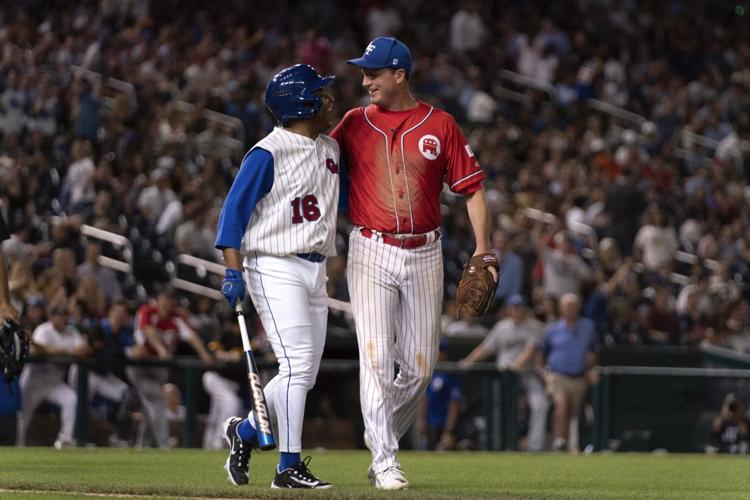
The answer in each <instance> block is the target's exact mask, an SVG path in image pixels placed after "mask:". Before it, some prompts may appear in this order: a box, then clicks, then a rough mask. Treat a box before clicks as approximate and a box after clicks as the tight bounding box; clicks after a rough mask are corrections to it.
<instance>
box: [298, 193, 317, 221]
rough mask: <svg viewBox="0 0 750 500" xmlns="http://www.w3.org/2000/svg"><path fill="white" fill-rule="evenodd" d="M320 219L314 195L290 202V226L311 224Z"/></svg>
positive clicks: (307, 195)
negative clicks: (303, 223)
mask: <svg viewBox="0 0 750 500" xmlns="http://www.w3.org/2000/svg"><path fill="white" fill-rule="evenodd" d="M318 219H320V208H318V199H317V198H316V197H315V195H314V194H306V195H305V196H300V197H297V198H295V199H293V200H292V224H301V223H302V222H304V221H307V222H313V221H316V220H318Z"/></svg>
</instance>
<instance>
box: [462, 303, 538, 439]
mask: <svg viewBox="0 0 750 500" xmlns="http://www.w3.org/2000/svg"><path fill="white" fill-rule="evenodd" d="M508 307H509V308H510V317H509V318H506V319H503V320H501V321H499V322H498V323H497V324H496V325H495V326H494V327H492V330H490V333H489V334H488V335H487V338H486V339H484V341H483V342H482V343H481V344H479V345H478V346H477V347H476V348H474V350H473V351H471V353H470V354H469V355H468V356H466V358H464V360H463V361H462V365H463V366H471V365H472V364H473V363H475V362H477V361H480V360H482V359H485V358H487V357H489V356H492V355H493V354H494V355H495V364H496V365H497V369H498V370H517V371H519V372H520V380H521V385H522V386H523V388H524V391H526V400H527V404H528V406H529V412H530V414H531V415H530V421H529V436H528V450H529V451H544V441H545V435H546V433H547V412H548V410H549V401H548V400H547V394H546V393H545V391H544V385H543V383H542V381H541V379H540V378H539V376H538V375H537V374H536V373H534V372H532V371H531V370H532V369H533V368H534V365H533V360H532V359H531V358H532V357H533V356H532V355H531V354H528V351H529V350H531V351H532V353H533V350H534V348H535V346H536V344H537V343H539V342H540V341H541V340H542V337H543V336H544V324H543V323H542V322H540V321H538V320H536V319H534V318H532V317H530V316H529V315H528V309H527V307H526V300H525V299H524V298H523V297H522V296H521V295H514V296H512V297H511V298H510V299H509V300H508Z"/></svg>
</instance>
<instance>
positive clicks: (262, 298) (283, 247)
mask: <svg viewBox="0 0 750 500" xmlns="http://www.w3.org/2000/svg"><path fill="white" fill-rule="evenodd" d="M255 147H259V148H262V149H265V150H266V151H268V152H270V153H271V155H272V156H273V163H274V180H273V186H272V188H271V190H270V191H269V192H268V193H266V195H265V196H264V197H263V198H261V199H260V201H259V202H258V203H257V205H256V206H255V209H254V211H253V214H252V216H251V218H250V222H249V223H248V227H247V230H246V231H245V235H244V238H243V254H244V256H245V260H244V266H245V282H246V283H247V289H248V294H249V295H250V298H251V299H252V301H253V304H255V308H256V310H257V311H258V314H259V316H260V318H261V321H262V322H263V327H264V329H265V331H266V334H267V338H268V341H269V342H270V344H271V347H272V348H273V352H274V354H275V355H276V358H277V359H278V361H279V373H278V374H277V375H276V376H275V377H274V378H273V379H271V380H270V381H269V382H268V384H266V386H265V388H264V389H263V392H264V394H265V396H266V402H267V403H268V411H269V414H270V415H269V416H270V417H271V420H272V422H275V423H276V427H277V429H276V432H277V435H278V437H279V450H280V451H282V452H299V451H301V449H302V423H303V420H304V413H305V400H306V398H307V392H308V391H309V390H310V389H311V388H312V387H313V385H314V384H315V378H316V377H317V374H318V368H319V366H320V358H321V356H322V355H323V346H324V344H325V337H326V326H327V318H328V307H327V293H326V286H325V285H326V280H327V278H326V266H325V263H324V262H318V263H316V262H309V261H306V260H303V259H301V258H299V257H297V256H296V255H295V254H298V253H311V252H316V253H321V254H324V255H336V246H335V239H336V210H337V205H338V195H339V176H338V173H337V172H333V171H331V170H329V168H328V163H329V162H334V163H336V164H338V161H339V147H338V144H337V143H336V141H334V140H333V139H331V138H330V137H328V136H325V135H319V136H318V137H317V139H315V140H313V139H310V138H308V137H305V136H302V135H299V134H295V133H293V132H289V131H288V130H284V129H283V128H276V129H274V130H273V132H271V133H270V134H269V135H268V136H267V137H265V138H264V139H262V140H261V141H260V142H258V144H256V146H255ZM308 195H313V196H315V198H316V199H317V209H318V210H319V211H320V217H319V218H317V219H315V220H310V218H308V217H306V216H304V213H305V212H304V206H299V210H301V211H302V213H301V214H297V215H302V217H301V221H300V222H298V223H293V222H292V220H293V208H292V201H293V200H295V199H299V200H298V202H299V201H300V200H302V199H303V198H304V197H306V196H308ZM248 418H252V415H248ZM279 430H280V431H281V432H279Z"/></svg>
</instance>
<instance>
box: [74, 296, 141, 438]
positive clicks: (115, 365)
mask: <svg viewBox="0 0 750 500" xmlns="http://www.w3.org/2000/svg"><path fill="white" fill-rule="evenodd" d="M88 338H89V343H90V345H91V349H92V354H93V361H94V364H93V366H92V368H91V370H90V371H89V373H88V389H89V392H88V397H89V401H91V399H93V397H94V396H95V395H98V396H101V397H103V398H105V399H107V400H108V401H109V402H111V404H113V405H114V408H115V410H114V412H113V413H114V417H115V424H116V429H115V434H114V435H113V436H111V437H110V443H111V444H114V445H116V446H123V445H127V442H128V434H129V431H130V421H131V419H130V412H131V410H132V406H133V396H132V395H130V394H127V392H128V391H129V390H131V389H129V386H128V384H127V383H126V382H125V381H126V380H127V377H126V375H125V362H126V357H125V352H126V350H127V349H128V348H129V347H131V346H132V345H133V328H132V326H131V321H130V315H129V313H128V304H127V302H126V301H125V300H123V299H118V300H115V301H114V302H113V304H112V306H111V307H110V309H109V314H108V315H107V317H106V318H103V319H102V320H101V321H98V322H97V324H96V325H95V326H94V327H93V328H92V330H91V332H90V333H89V335H88ZM77 377H78V370H77V366H74V367H72V368H71V370H70V385H71V386H73V387H75V386H76V381H77Z"/></svg>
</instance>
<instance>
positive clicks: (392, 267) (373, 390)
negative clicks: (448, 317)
mask: <svg viewBox="0 0 750 500" xmlns="http://www.w3.org/2000/svg"><path fill="white" fill-rule="evenodd" d="M428 238H429V240H428V241H431V242H430V243H428V244H426V245H425V246H423V247H419V248H414V249H402V248H398V247H395V246H391V245H386V244H385V243H383V242H382V241H381V240H380V237H379V236H378V235H377V233H374V234H373V237H372V238H371V239H370V238H365V237H364V236H362V235H361V233H360V231H359V228H354V230H353V231H352V234H351V237H350V239H349V259H348V264H347V280H348V282H349V295H350V296H351V301H352V311H353V313H354V320H355V323H356V328H357V343H358V345H359V367H360V371H359V384H360V388H359V398H360V404H361V406H362V416H363V418H364V423H365V434H366V437H367V439H366V441H367V442H368V445H369V446H370V451H371V452H372V469H373V471H374V472H375V473H380V472H382V471H384V470H386V469H388V468H390V467H393V466H397V465H398V461H397V460H396V451H397V450H398V440H399V439H400V438H401V437H402V436H403V435H404V434H405V433H406V431H407V430H408V429H409V427H410V426H411V424H412V422H413V421H414V417H415V416H416V413H417V408H418V406H419V401H420V399H421V397H422V396H423V395H424V391H425V388H426V387H427V385H428V384H429V382H430V377H431V376H432V371H433V369H434V367H435V362H436V360H437V354H438V343H439V338H440V311H441V308H442V299H443V256H442V248H441V246H440V240H439V239H437V238H436V237H435V236H434V235H432V234H431V235H428ZM433 240H434V241H433ZM395 363H398V366H399V370H398V373H397V374H396V375H395V377H394V372H395Z"/></svg>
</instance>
